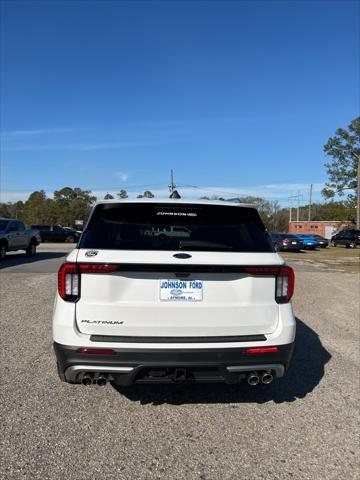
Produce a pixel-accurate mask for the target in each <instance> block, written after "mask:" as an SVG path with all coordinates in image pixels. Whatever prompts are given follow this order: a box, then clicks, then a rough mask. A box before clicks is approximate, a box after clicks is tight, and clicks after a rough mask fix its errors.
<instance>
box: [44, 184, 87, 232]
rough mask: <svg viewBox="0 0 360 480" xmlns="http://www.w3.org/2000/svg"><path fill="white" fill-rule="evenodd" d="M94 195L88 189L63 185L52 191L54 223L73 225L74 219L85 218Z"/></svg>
mask: <svg viewBox="0 0 360 480" xmlns="http://www.w3.org/2000/svg"><path fill="white" fill-rule="evenodd" d="M95 201H96V197H95V196H93V195H92V194H91V191H90V190H82V189H81V188H70V187H64V188H62V189H61V190H56V191H55V192H54V203H53V214H54V217H56V223H60V224H61V225H64V226H73V225H74V223H75V220H86V219H87V217H88V215H89V211H90V208H91V206H92V204H93V203H94V202H95Z"/></svg>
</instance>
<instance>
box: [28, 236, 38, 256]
mask: <svg viewBox="0 0 360 480" xmlns="http://www.w3.org/2000/svg"><path fill="white" fill-rule="evenodd" d="M35 255H36V242H34V240H31V242H30V245H29V246H28V248H27V249H26V256H27V257H34V256H35Z"/></svg>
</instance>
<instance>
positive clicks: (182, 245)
mask: <svg viewBox="0 0 360 480" xmlns="http://www.w3.org/2000/svg"><path fill="white" fill-rule="evenodd" d="M179 250H234V248H233V247H231V246H230V245H225V244H224V243H215V242H203V241H202V240H181V241H180V242H179Z"/></svg>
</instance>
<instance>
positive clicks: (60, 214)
mask: <svg viewBox="0 0 360 480" xmlns="http://www.w3.org/2000/svg"><path fill="white" fill-rule="evenodd" d="M127 197H128V194H127V192H126V190H120V191H119V192H118V193H117V198H127ZM137 197H138V198H140V197H145V198H153V197H154V194H153V193H152V192H150V191H145V192H144V193H143V194H141V195H138V196H137ZM105 198H114V197H113V195H110V194H107V195H105ZM202 198H203V199H209V200H227V201H231V202H238V203H251V204H255V205H256V206H257V208H258V210H259V213H260V215H261V217H262V219H263V222H264V224H265V226H266V227H267V229H268V230H269V231H280V232H281V231H284V232H286V231H288V225H289V215H290V212H289V208H281V206H280V204H279V202H277V201H268V200H266V199H264V198H261V197H252V196H244V197H236V198H223V197H218V196H212V197H202ZM96 200H97V198H96V196H95V195H93V194H92V192H91V190H82V189H81V188H78V187H76V188H70V187H64V188H62V189H60V190H56V191H55V192H54V195H53V198H48V197H47V195H46V193H45V191H44V190H40V191H36V192H33V193H31V194H30V195H29V198H28V199H27V200H26V201H25V202H23V201H21V200H20V201H18V202H14V203H11V202H9V203H0V217H5V218H18V219H21V220H23V221H24V222H25V223H26V224H27V225H28V226H30V225H33V224H42V223H43V224H52V225H63V226H68V227H75V221H76V220H83V221H86V219H87V217H88V215H89V213H90V209H91V207H92V205H93V204H94V203H95V202H96ZM311 211H312V217H311V218H312V220H342V221H348V222H355V215H356V209H355V207H354V205H353V202H350V201H338V202H335V201H329V202H327V203H314V204H313V205H312V208H311ZM307 215H308V206H307V205H305V206H302V207H300V209H299V219H300V220H306V219H307ZM295 217H296V213H295V209H293V219H295Z"/></svg>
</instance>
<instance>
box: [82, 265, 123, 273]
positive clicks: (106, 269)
mask: <svg viewBox="0 0 360 480" xmlns="http://www.w3.org/2000/svg"><path fill="white" fill-rule="evenodd" d="M119 268H120V266H119V265H116V264H114V263H80V264H79V269H80V272H81V273H111V272H115V271H116V270H119Z"/></svg>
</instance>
